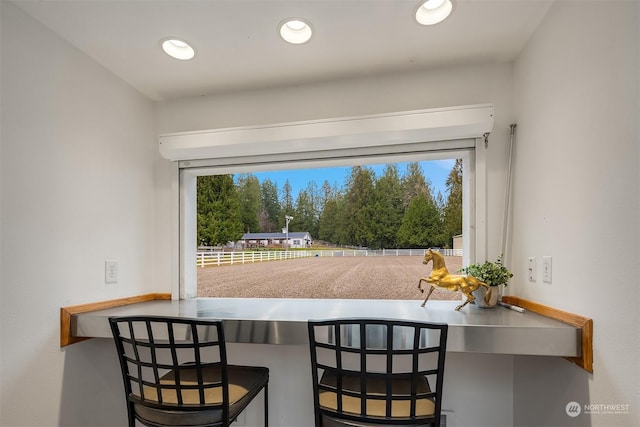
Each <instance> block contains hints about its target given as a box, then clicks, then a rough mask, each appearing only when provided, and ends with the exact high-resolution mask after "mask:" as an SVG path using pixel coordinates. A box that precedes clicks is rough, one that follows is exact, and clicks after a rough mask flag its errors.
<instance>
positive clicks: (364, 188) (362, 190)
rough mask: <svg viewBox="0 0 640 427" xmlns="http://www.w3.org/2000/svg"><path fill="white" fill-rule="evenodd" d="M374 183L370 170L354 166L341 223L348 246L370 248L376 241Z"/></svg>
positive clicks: (373, 175)
mask: <svg viewBox="0 0 640 427" xmlns="http://www.w3.org/2000/svg"><path fill="white" fill-rule="evenodd" d="M374 181H375V174H374V173H373V171H372V170H371V169H370V168H367V167H362V166H354V167H353V168H352V169H351V176H350V177H349V180H348V189H347V191H346V193H345V204H344V210H342V212H341V216H342V218H341V222H342V223H343V224H345V225H346V226H347V227H346V229H345V230H344V234H345V236H344V237H345V240H346V243H347V244H350V245H357V246H369V245H370V244H371V243H372V242H373V241H374V225H373V224H374V220H375V218H374V212H373V206H374Z"/></svg>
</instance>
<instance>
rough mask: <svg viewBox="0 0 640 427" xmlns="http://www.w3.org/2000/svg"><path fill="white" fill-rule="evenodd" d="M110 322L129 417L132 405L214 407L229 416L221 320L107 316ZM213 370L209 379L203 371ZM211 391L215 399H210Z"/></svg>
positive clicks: (227, 380)
mask: <svg viewBox="0 0 640 427" xmlns="http://www.w3.org/2000/svg"><path fill="white" fill-rule="evenodd" d="M109 322H110V325H111V330H112V332H113V337H114V339H115V343H116V348H117V351H118V357H119V359H120V366H121V368H122V375H123V379H124V387H125V392H126V396H127V400H128V405H127V406H128V408H127V409H128V411H129V416H130V418H131V416H132V411H133V404H134V403H135V404H136V405H143V406H147V407H150V408H155V409H160V410H195V409H213V410H216V409H219V410H221V411H222V417H223V419H224V420H228V417H229V379H228V374H227V356H226V348H225V338H224V330H223V327H222V321H219V320H201V319H188V318H173V317H160V316H128V317H112V318H110V319H109ZM212 370H214V371H215V372H216V375H215V379H214V380H211V375H207V374H206V372H210V371H212ZM205 377H206V378H207V380H206V381H205V380H204V378H205ZM214 395H215V396H218V398H217V399H211V396H214ZM212 400H215V401H216V403H211V402H212Z"/></svg>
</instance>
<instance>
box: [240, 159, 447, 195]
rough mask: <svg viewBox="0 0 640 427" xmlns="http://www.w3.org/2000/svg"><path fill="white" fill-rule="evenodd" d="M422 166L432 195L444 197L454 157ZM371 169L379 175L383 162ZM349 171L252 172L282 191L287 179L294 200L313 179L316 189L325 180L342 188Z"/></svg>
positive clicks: (346, 168) (402, 169)
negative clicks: (432, 190)
mask: <svg viewBox="0 0 640 427" xmlns="http://www.w3.org/2000/svg"><path fill="white" fill-rule="evenodd" d="M418 163H419V164H420V166H421V168H422V173H423V174H424V176H425V177H426V178H427V180H429V181H430V182H431V185H432V188H433V189H434V195H435V194H438V191H440V192H441V193H442V195H443V196H444V197H446V196H447V193H446V186H445V182H446V180H447V176H448V175H449V172H451V168H452V167H453V165H454V163H455V159H447V160H429V161H421V162H418ZM406 165H407V162H402V163H398V171H399V172H400V176H403V175H404V172H405V170H406ZM367 167H370V168H371V169H373V171H374V172H375V173H376V176H378V177H379V176H381V175H382V173H383V171H384V167H385V164H373V165H367ZM350 171H351V166H344V167H328V168H316V169H289V170H281V171H269V172H252V173H253V175H255V176H256V177H257V178H258V181H260V183H262V182H263V181H264V180H265V179H267V178H269V179H270V180H271V181H272V182H274V183H276V184H277V185H278V190H279V191H282V186H283V185H284V183H285V182H286V180H287V179H288V180H289V183H290V184H291V187H292V190H293V191H292V193H293V194H292V195H293V200H294V202H295V200H296V198H297V196H298V193H299V192H300V190H303V189H304V188H305V187H306V186H307V183H308V182H310V181H315V182H316V184H317V185H318V189H322V184H323V183H324V181H325V180H327V181H329V183H330V184H331V185H334V183H337V184H338V188H342V187H344V185H345V182H346V179H347V178H348V176H349V172H350Z"/></svg>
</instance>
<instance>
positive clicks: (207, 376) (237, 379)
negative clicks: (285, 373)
mask: <svg viewBox="0 0 640 427" xmlns="http://www.w3.org/2000/svg"><path fill="white" fill-rule="evenodd" d="M202 372H203V382H204V383H205V384H213V383H219V382H220V381H221V373H220V368H219V367H207V368H203V370H202ZM227 372H228V375H229V402H230V403H229V417H230V419H234V418H235V417H236V416H237V415H238V414H239V413H240V412H241V411H242V410H243V409H244V408H245V407H246V406H247V405H248V404H249V402H250V401H251V399H253V397H255V396H256V395H257V394H258V393H259V392H260V390H261V389H262V388H263V387H264V386H265V384H267V382H268V380H269V370H268V368H263V367H254V366H236V365H228V367H227ZM160 384H161V385H165V386H166V385H175V384H176V379H175V372H174V371H170V372H168V373H167V374H165V375H164V376H163V377H162V378H160ZM180 384H181V385H183V386H189V385H197V384H198V381H197V371H196V369H195V368H191V367H182V368H181V369H180ZM161 394H162V403H160V402H159V400H158V392H157V390H156V388H155V387H150V386H145V387H144V400H142V399H141V397H140V396H138V395H133V396H132V398H131V400H132V401H133V403H134V409H135V412H136V415H137V416H139V417H141V418H143V419H144V420H147V421H150V422H153V423H157V424H158V425H175V426H185V425H207V424H211V423H214V422H216V421H219V420H221V419H222V409H221V407H218V408H216V407H215V405H221V404H222V386H221V385H220V386H219V387H218V386H217V387H212V388H207V389H205V391H204V401H205V403H204V405H201V403H200V394H199V391H198V390H195V389H193V390H189V389H183V390H182V399H183V407H179V406H178V398H177V390H175V389H162V390H161ZM149 405H150V406H149ZM158 405H167V406H173V408H170V407H169V408H166V407H165V408H159V407H158ZM205 405H206V406H205ZM199 406H201V407H202V410H197V407H199ZM207 406H208V407H207Z"/></svg>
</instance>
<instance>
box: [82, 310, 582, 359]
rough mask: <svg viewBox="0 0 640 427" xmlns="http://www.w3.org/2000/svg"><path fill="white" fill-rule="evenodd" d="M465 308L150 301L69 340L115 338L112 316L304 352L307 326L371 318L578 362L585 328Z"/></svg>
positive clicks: (454, 340) (467, 343) (463, 342)
mask: <svg viewBox="0 0 640 427" xmlns="http://www.w3.org/2000/svg"><path fill="white" fill-rule="evenodd" d="M459 304H460V301H429V302H428V303H427V306H426V308H423V307H420V301H418V300H401V301H389V300H316V299H267V298H260V299H258V298H254V299H250V298H242V299H240V298H196V299H192V300H182V301H150V302H143V303H137V304H132V305H128V306H122V307H117V308H110V309H106V310H98V311H93V312H88V313H81V314H74V315H73V316H72V319H71V334H72V336H77V337H95V338H110V337H111V330H110V329H109V323H108V321H107V319H108V318H109V317H110V316H130V315H159V316H177V317H191V318H207V319H222V320H224V323H225V335H226V338H227V341H228V342H240V343H256V344H280V345H299V344H306V343H308V340H307V326H306V322H307V321H308V320H309V319H328V318H337V317H370V318H371V317H373V318H387V319H404V320H416V321H426V322H438V323H447V324H448V325H449V338H448V343H447V349H448V351H452V352H472V353H496V354H528V355H543V356H580V352H581V343H580V338H581V331H580V329H579V328H576V327H574V326H571V325H568V324H566V323H563V322H560V321H558V320H554V319H550V318H548V317H544V316H541V315H538V314H535V313H532V312H528V311H527V312H525V313H518V312H516V311H513V310H510V309H508V308H504V307H500V306H498V307H495V308H493V309H485V308H479V307H476V306H475V305H471V304H470V305H467V306H466V307H465V308H463V309H462V310H461V311H459V312H458V311H455V310H454V308H455V307H456V306H457V305H459Z"/></svg>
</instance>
